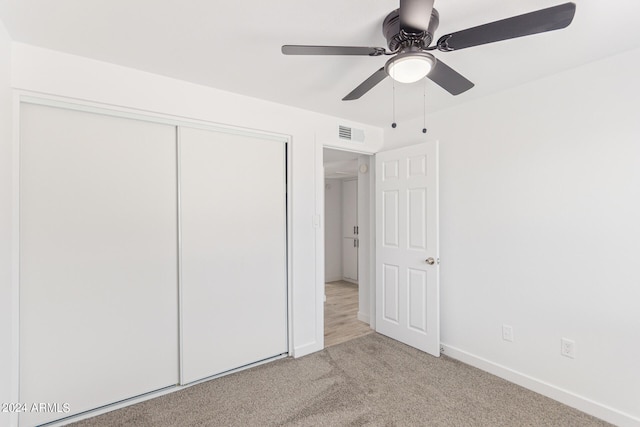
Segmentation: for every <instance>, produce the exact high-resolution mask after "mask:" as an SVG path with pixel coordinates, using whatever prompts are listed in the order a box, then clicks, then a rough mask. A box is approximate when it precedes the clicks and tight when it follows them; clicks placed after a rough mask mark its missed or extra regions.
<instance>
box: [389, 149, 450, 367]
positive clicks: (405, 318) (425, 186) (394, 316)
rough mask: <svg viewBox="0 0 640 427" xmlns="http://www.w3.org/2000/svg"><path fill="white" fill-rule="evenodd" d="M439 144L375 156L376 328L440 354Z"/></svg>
mask: <svg viewBox="0 0 640 427" xmlns="http://www.w3.org/2000/svg"><path fill="white" fill-rule="evenodd" d="M438 257H439V251H438V145H437V142H430V143H424V144H418V145H412V146H409V147H405V148H400V149H397V150H390V151H385V152H381V153H378V154H376V330H377V331H378V332H380V333H381V334H384V335H387V336H389V337H391V338H394V339H396V340H398V341H401V342H404V343H405V344H408V345H411V346H413V347H415V348H418V349H420V350H422V351H425V352H427V353H430V354H432V355H434V356H439V355H440V320H439V307H440V301H439V265H438V263H439V258H438Z"/></svg>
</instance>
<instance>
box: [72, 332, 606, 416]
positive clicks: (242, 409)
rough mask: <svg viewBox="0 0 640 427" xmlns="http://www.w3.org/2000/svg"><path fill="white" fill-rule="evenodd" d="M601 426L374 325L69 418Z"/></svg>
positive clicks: (554, 403)
mask: <svg viewBox="0 0 640 427" xmlns="http://www.w3.org/2000/svg"><path fill="white" fill-rule="evenodd" d="M178 425H179V426H289V425H291V426H492V427H494V426H509V427H513V426H580V427H586V426H605V425H609V424H607V423H605V422H604V421H601V420H599V419H596V418H593V417H591V416H589V415H586V414H584V413H582V412H580V411H578V410H575V409H573V408H570V407H568V406H565V405H563V404H561V403H558V402H556V401H554V400H551V399H549V398H547V397H544V396H542V395H539V394H537V393H534V392H532V391H529V390H526V389H524V388H522V387H520V386H517V385H515V384H512V383H510V382H508V381H505V380H503V379H500V378H498V377H496V376H493V375H491V374H488V373H486V372H484V371H481V370H479V369H476V368H473V367H471V366H468V365H465V364H463V363H461V362H458V361H456V360H453V359H451V358H448V357H445V356H443V357H440V358H436V357H432V356H430V355H428V354H425V353H422V352H420V351H418V350H415V349H414V348H412V347H408V346H406V345H404V344H401V343H399V342H397V341H394V340H392V339H389V338H387V337H384V336H382V335H379V334H375V333H373V334H369V335H367V336H364V337H361V338H358V339H355V340H352V341H348V342H345V343H342V344H339V345H336V346H334V347H329V348H327V349H325V350H323V351H321V352H318V353H314V354H311V355H309V356H305V357H302V358H299V359H292V358H287V359H282V360H278V361H275V362H272V363H268V364H265V365H261V366H257V367H255V368H252V369H248V370H245V371H242V372H238V373H235V374H232V375H228V376H225V377H221V378H218V379H214V380H211V381H208V382H205V383H202V384H198V385H195V386H193V387H189V388H187V389H185V390H181V391H179V392H175V393H170V394H168V395H165V396H162V397H158V398H156V399H152V400H149V401H146V402H142V403H139V404H136V405H133V406H130V407H127V408H124V409H119V410H116V411H112V412H110V413H107V414H104V415H100V416H97V417H94V418H91V419H87V420H84V421H80V422H78V423H76V424H74V426H77V427H90V426H153V427H162V426H178Z"/></svg>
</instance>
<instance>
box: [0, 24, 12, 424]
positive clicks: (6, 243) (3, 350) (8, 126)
mask: <svg viewBox="0 0 640 427" xmlns="http://www.w3.org/2000/svg"><path fill="white" fill-rule="evenodd" d="M10 75H11V40H10V38H9V35H8V34H7V32H6V30H5V28H4V25H3V23H2V21H0V201H1V203H0V295H2V297H0V402H11V401H12V400H11V388H10V386H11V370H10V369H9V368H10V367H11V348H12V346H11V343H12V340H11V331H12V328H11V314H12V311H11V202H10V201H11V135H12V113H11V104H12V102H11V90H10ZM8 422H9V416H8V414H6V413H0V425H6V424H8Z"/></svg>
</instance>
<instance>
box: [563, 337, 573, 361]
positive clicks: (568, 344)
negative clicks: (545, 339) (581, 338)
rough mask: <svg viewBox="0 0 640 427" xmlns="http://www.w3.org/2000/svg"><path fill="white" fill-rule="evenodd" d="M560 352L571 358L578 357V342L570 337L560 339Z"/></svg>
mask: <svg viewBox="0 0 640 427" xmlns="http://www.w3.org/2000/svg"><path fill="white" fill-rule="evenodd" d="M560 354H561V355H563V356H564V357H568V358H570V359H575V358H576V342H575V341H573V340H570V339H568V338H562V339H561V340H560Z"/></svg>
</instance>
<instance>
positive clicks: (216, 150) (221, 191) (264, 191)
mask: <svg viewBox="0 0 640 427" xmlns="http://www.w3.org/2000/svg"><path fill="white" fill-rule="evenodd" d="M180 147H181V148H180V165H181V166H180V175H181V189H180V193H181V196H180V200H181V227H182V278H181V289H182V290H181V293H182V383H189V382H192V381H196V380H199V379H201V378H205V377H208V376H211V375H216V374H219V373H222V372H225V371H228V370H231V369H234V368H238V367H241V366H244V365H247V364H250V363H254V362H257V361H260V360H263V359H267V358H270V357H273V356H277V355H280V354H282V353H286V352H287V278H286V210H285V209H286V208H285V206H286V200H285V198H286V193H285V144H284V143H283V142H282V141H272V140H265V139H261V138H259V137H250V136H244V135H233V134H229V133H220V132H213V131H207V130H200V129H190V128H180Z"/></svg>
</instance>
